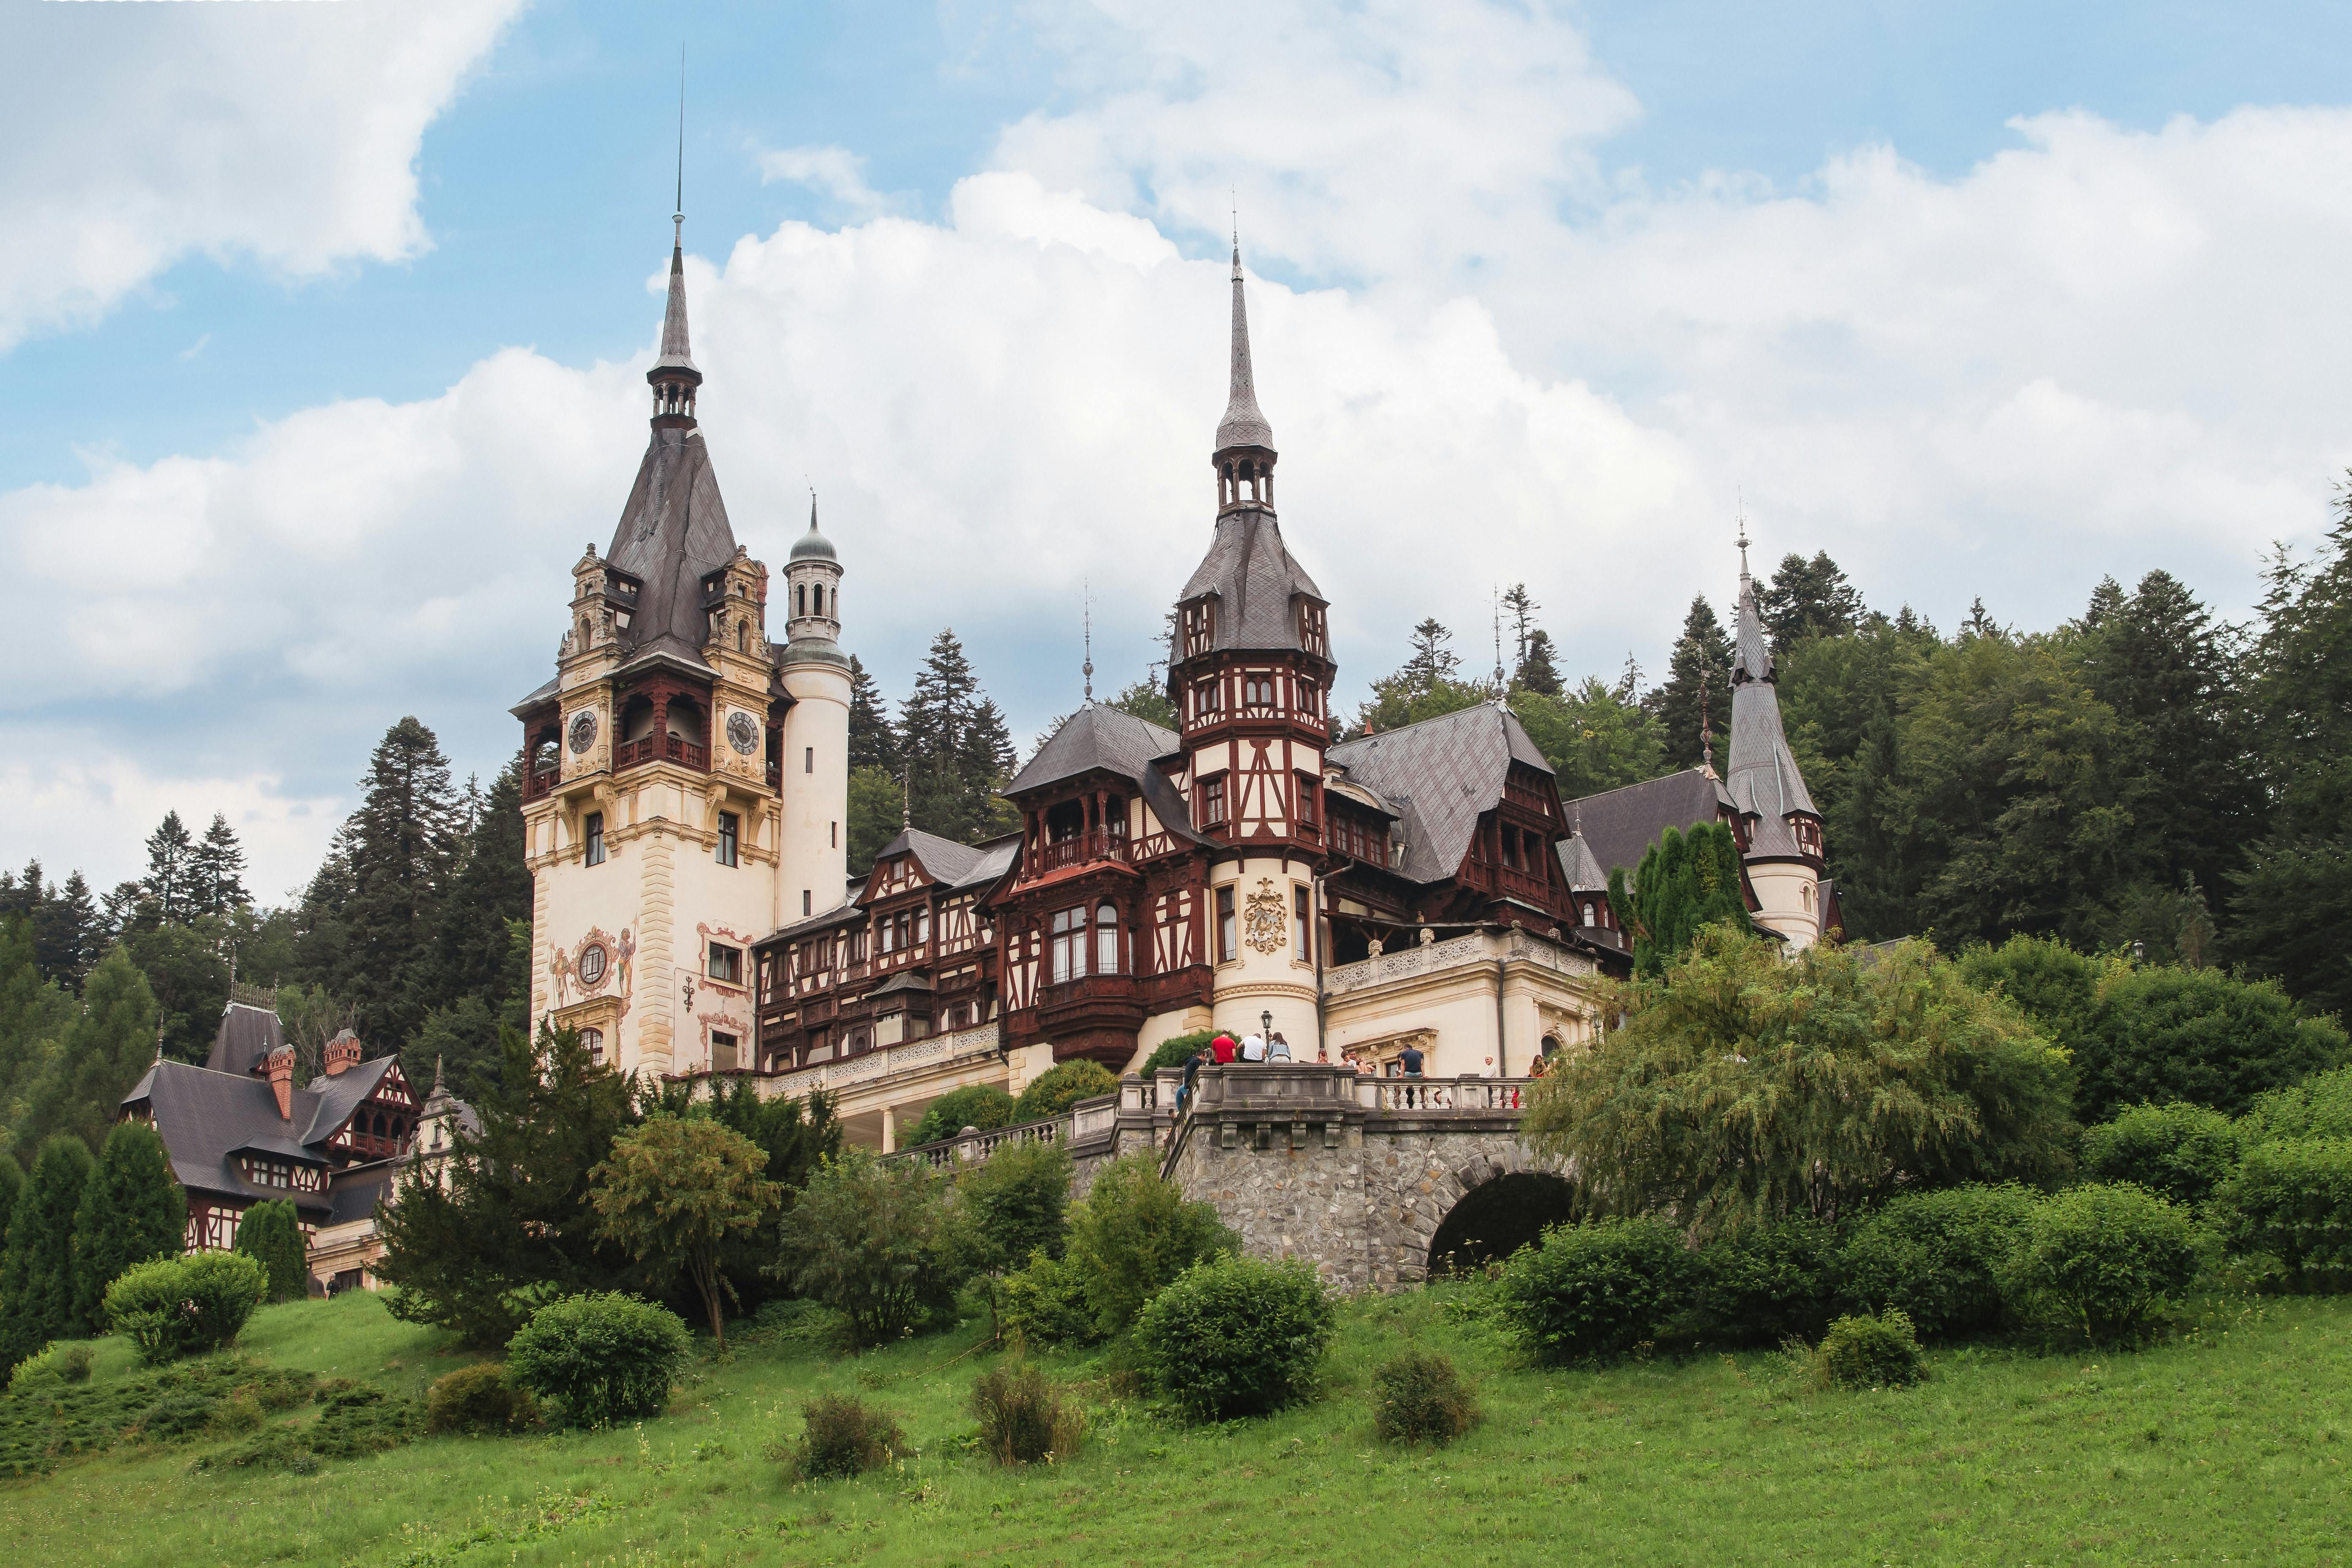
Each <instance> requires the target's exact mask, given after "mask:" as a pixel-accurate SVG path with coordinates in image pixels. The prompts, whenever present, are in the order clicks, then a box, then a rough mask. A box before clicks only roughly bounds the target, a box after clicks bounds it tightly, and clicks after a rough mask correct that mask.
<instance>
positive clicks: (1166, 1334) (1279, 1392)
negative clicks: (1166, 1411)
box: [1135, 1257, 1338, 1421]
mask: <svg viewBox="0 0 2352 1568" xmlns="http://www.w3.org/2000/svg"><path fill="white" fill-rule="evenodd" d="M1337 1322H1338V1313H1337V1311H1336V1310H1334V1309H1333V1307H1332V1304H1331V1298H1330V1295H1329V1293H1328V1292H1327V1291H1326V1290H1325V1289H1323V1282H1322V1281H1321V1280H1320V1279H1317V1278H1316V1277H1315V1270H1314V1268H1313V1267H1312V1266H1311V1265H1308V1264H1307V1263H1303V1262H1300V1261H1298V1260H1297V1259H1296V1258H1286V1259H1284V1260H1283V1261H1282V1262H1279V1263H1268V1262H1266V1261H1265V1260H1264V1259H1263V1258H1249V1257H1236V1258H1218V1259H1216V1260H1214V1261H1213V1262H1209V1263H1202V1264H1198V1265H1195V1266H1194V1267H1192V1268H1188V1269H1186V1270H1185V1271H1184V1272H1183V1273H1182V1274H1181V1275H1180V1276H1178V1277H1177V1279H1175V1281H1174V1282H1173V1283H1172V1284H1171V1285H1169V1286H1168V1288H1167V1289H1163V1290H1161V1291H1160V1294H1159V1295H1157V1296H1155V1297H1153V1298H1152V1299H1151V1301H1150V1304H1149V1305H1147V1306H1146V1307H1145V1308H1144V1309H1143V1310H1142V1311H1141V1312H1140V1313H1139V1314H1138V1315H1137V1317H1136V1320H1135V1348H1136V1352H1137V1361H1138V1364H1139V1367H1140V1369H1141V1370H1142V1372H1143V1373H1144V1375H1145V1376H1147V1377H1149V1378H1150V1380H1151V1382H1152V1384H1153V1385H1154V1386H1156V1387H1157V1388H1158V1389H1159V1390H1160V1393H1162V1394H1166V1395H1167V1396H1168V1398H1169V1399H1170V1400H1171V1402H1173V1403H1174V1404H1175V1405H1176V1406H1177V1408H1178V1409H1180V1410H1181V1411H1182V1412H1183V1413H1184V1414H1185V1415H1188V1416H1191V1417H1192V1419H1194V1420H1198V1421H1216V1420H1223V1419H1225V1418H1227V1417H1230V1416H1234V1415H1258V1414H1260V1413H1262V1412H1265V1411H1268V1410H1273V1409H1276V1408H1277V1407H1278V1406H1281V1405H1287V1404H1289V1403H1291V1402H1292V1401H1293V1400H1296V1399H1297V1398H1299V1397H1300V1396H1302V1395H1303V1394H1306V1393H1307V1391H1308V1390H1309V1389H1310V1388H1312V1387H1313V1386H1314V1383H1315V1374H1316V1372H1317V1370H1318V1368H1319V1367H1320V1366H1321V1365H1322V1363H1323V1353H1324V1352H1325V1351H1326V1350H1327V1349H1328V1348H1329V1346H1330V1343H1331V1335H1332V1332H1333V1331H1334V1329H1335V1328H1336V1326H1337Z"/></svg>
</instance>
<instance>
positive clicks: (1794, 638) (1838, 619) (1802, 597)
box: [1756, 550, 1863, 654]
mask: <svg viewBox="0 0 2352 1568" xmlns="http://www.w3.org/2000/svg"><path fill="white" fill-rule="evenodd" d="M1756 608H1757V609H1758V611H1759V613H1760V614H1761V615H1762V616H1763V618H1764V629H1765V631H1766V632H1767V633H1769V635H1770V637H1771V639H1772V651H1773V652H1774V653H1775V654H1779V653H1781V652H1783V651H1785V650H1786V649H1788V648H1790V647H1793V646H1794V645H1795V644H1797V643H1798V642H1799V641H1801V640H1802V639H1803V638H1805V637H1843V636H1844V635H1845V634H1846V633H1848V632H1850V631H1852V630H1853V628H1854V627H1855V626H1857V625H1859V624H1860V622H1861V620H1862V616H1863V607H1862V595H1860V594H1858V593H1856V592H1855V591H1854V587H1853V584H1851V583H1849V582H1847V581H1846V578H1845V574H1844V573H1843V572H1842V571H1840V570H1838V563H1836V562H1834V561H1832V560H1831V559H1830V556H1829V552H1828V551H1826V550H1823V551H1817V552H1814V555H1813V558H1812V559H1811V561H1808V560H1806V559H1805V558H1804V557H1803V556H1801V555H1798V554H1794V553H1791V554H1789V555H1785V556H1783V557H1781V560H1780V570H1779V571H1777V572H1775V573H1773V574H1772V580H1771V581H1770V582H1769V583H1768V584H1765V585H1764V588H1763V590H1762V591H1761V592H1760V593H1759V594H1758V595H1756Z"/></svg>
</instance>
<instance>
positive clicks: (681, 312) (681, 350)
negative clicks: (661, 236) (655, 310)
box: [654, 218, 694, 370]
mask: <svg viewBox="0 0 2352 1568" xmlns="http://www.w3.org/2000/svg"><path fill="white" fill-rule="evenodd" d="M675 221H676V222H677V230H678V231H677V236H676V237H674V238H673V239H672V240H671V241H670V247H669V309H668V310H667V312H666V313H665V314H664V315H663V317H662V341H661V358H659V359H657V360H656V361H655V362H654V367H655V368H656V369H657V370H658V369H663V368H673V369H678V370H692V369H693V368H694V352H693V350H692V349H691V348H690V347H688V342H687V333H686V220H685V219H684V218H678V219H677V220H675Z"/></svg>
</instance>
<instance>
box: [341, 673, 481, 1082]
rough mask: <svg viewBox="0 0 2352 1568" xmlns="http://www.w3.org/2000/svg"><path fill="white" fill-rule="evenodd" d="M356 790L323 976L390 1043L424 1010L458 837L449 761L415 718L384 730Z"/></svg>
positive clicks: (363, 1028)
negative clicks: (328, 974)
mask: <svg viewBox="0 0 2352 1568" xmlns="http://www.w3.org/2000/svg"><path fill="white" fill-rule="evenodd" d="M361 788H362V791H363V795H362V800H361V803H360V808H359V809H358V810H357V811H355V812H353V813H352V816H351V819H350V820H349V821H347V822H345V823H344V824H343V826H342V829H341V832H340V833H338V834H337V836H336V846H337V848H338V849H340V850H341V852H342V855H343V857H344V859H345V862H346V864H347V865H348V867H349V877H350V881H349V889H350V893H349V899H348V901H347V902H346V903H345V906H344V908H343V910H342V923H343V927H344V935H343V952H342V953H341V966H340V970H339V972H338V973H337V974H336V975H335V977H334V979H333V980H332V982H331V985H332V988H333V989H334V990H335V991H336V993H337V994H340V995H342V996H344V997H346V998H348V999H349V1000H350V1001H351V1003H352V1005H353V1006H354V1007H356V1008H357V1009H358V1011H359V1020H360V1024H359V1032H360V1037H361V1038H362V1039H366V1040H373V1041H375V1042H377V1043H378V1044H379V1046H393V1045H397V1044H398V1043H400V1042H402V1041H404V1040H406V1039H407V1038H408V1037H410V1036H411V1035H413V1034H415V1031H416V1029H417V1027H418V1026H419V1025H421V1024H423V1023H424V1021H425V1014H426V1013H428V1012H430V1011H431V1010H432V1009H431V1004H432V1001H433V997H434V991H435V979H436V967H437V964H436V959H437V958H438V956H439V954H438V951H437V945H436V938H437V937H438V936H439V934H440V927H441V914H442V909H443V905H444V900H446V898H447V897H448V895H449V892H450V885H451V879H452V876H453V873H454V872H455V870H456V868H457V862H458V858H459V856H460V852H461V848H462V845H463V839H462V837H461V835H460V832H459V820H458V816H457V795H456V794H455V792H454V791H453V790H452V789H451V787H450V783H449V763H448V762H447V760H446V758H444V757H443V756H442V754H441V746H440V742H437V741H436V740H435V739H434V735H433V731H430V730H428V729H426V728H425V726H424V725H423V724H421V723H419V722H417V721H416V720H415V718H413V717H411V718H404V719H403V720H401V721H399V722H398V723H396V724H394V725H393V726H392V728H391V729H390V730H388V731H385V733H384V737H383V741H382V742H379V743H378V744H377V746H376V749H375V753H374V755H373V757H372V758H371V759H370V761H369V763H368V773H367V777H366V778H364V779H363V780H362V781H361Z"/></svg>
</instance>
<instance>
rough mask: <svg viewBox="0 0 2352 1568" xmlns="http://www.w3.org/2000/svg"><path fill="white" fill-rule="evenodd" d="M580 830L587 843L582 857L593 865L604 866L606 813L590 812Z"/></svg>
mask: <svg viewBox="0 0 2352 1568" xmlns="http://www.w3.org/2000/svg"><path fill="white" fill-rule="evenodd" d="M580 832H581V837H582V838H583V841H584V844H585V848H584V850H583V853H582V855H581V858H582V859H583V860H585V861H586V862H587V863H588V864H589V865H591V866H602V865H603V864H604V813H603V812H601V811H592V812H590V813H589V814H588V816H587V817H586V818H585V819H584V820H583V822H582V823H581V825H580Z"/></svg>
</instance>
